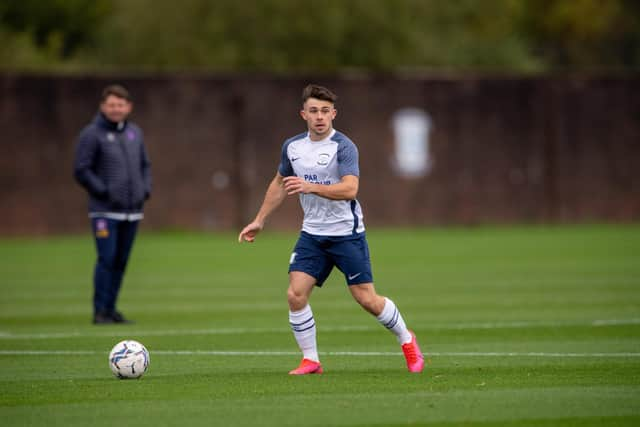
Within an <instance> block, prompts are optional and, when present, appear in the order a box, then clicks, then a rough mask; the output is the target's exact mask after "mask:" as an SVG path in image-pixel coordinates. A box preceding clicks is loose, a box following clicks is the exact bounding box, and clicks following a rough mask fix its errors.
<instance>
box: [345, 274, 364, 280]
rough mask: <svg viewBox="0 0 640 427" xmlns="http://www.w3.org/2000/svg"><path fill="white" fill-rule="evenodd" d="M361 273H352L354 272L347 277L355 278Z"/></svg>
mask: <svg viewBox="0 0 640 427" xmlns="http://www.w3.org/2000/svg"><path fill="white" fill-rule="evenodd" d="M361 274H362V273H356V274H353V275H352V274H350V275H348V276H347V278H348V279H349V280H353V279H355V278H356V277H358V276H359V275H361Z"/></svg>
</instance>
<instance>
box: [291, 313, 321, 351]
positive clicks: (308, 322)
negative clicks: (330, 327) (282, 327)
mask: <svg viewBox="0 0 640 427" xmlns="http://www.w3.org/2000/svg"><path fill="white" fill-rule="evenodd" d="M289 324H290V325H291V330H292V331H293V336H294V337H295V338H296V341H297V342H298V347H300V350H301V351H302V357H304V358H305V359H309V360H313V361H314V362H319V361H320V358H319V357H318V346H317V344H316V321H315V320H314V319H313V312H312V311H311V306H310V305H308V304H307V306H306V307H305V308H303V309H302V310H300V311H289Z"/></svg>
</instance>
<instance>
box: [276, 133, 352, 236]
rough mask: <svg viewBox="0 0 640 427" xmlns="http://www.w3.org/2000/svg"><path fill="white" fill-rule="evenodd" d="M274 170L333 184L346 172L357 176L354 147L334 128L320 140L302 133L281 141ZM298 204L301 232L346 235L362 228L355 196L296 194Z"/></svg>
mask: <svg viewBox="0 0 640 427" xmlns="http://www.w3.org/2000/svg"><path fill="white" fill-rule="evenodd" d="M278 172H279V173H280V175H282V176H298V177H300V178H303V179H304V180H305V181H307V182H312V183H315V184H323V185H331V184H335V183H338V182H340V179H341V178H342V177H343V176H346V175H354V176H360V170H359V166H358V149H357V147H356V145H355V144H354V143H353V142H352V141H351V140H350V139H349V138H348V137H347V136H346V135H344V134H343V133H341V132H338V131H336V130H335V129H334V130H332V131H331V133H330V134H329V136H328V137H327V138H325V139H323V140H321V141H312V140H311V139H310V138H309V134H308V132H305V133H302V134H300V135H296V136H294V137H292V138H289V139H287V140H286V141H285V142H284V144H283V145H282V156H281V159H280V166H279V167H278ZM300 204H301V205H302V210H303V211H304V220H303V222H302V231H305V232H307V233H309V234H313V235H318V236H348V235H351V234H356V233H362V232H363V231H364V223H363V216H362V208H361V207H360V203H358V201H357V200H355V199H354V200H330V199H327V198H324V197H320V196H317V195H315V194H300Z"/></svg>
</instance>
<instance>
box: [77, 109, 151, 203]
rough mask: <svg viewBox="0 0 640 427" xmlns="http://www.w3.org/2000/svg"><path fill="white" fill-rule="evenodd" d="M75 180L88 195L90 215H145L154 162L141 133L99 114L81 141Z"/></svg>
mask: <svg viewBox="0 0 640 427" xmlns="http://www.w3.org/2000/svg"><path fill="white" fill-rule="evenodd" d="M74 176H75V178H76V180H77V181H78V182H79V183H80V185H82V186H83V187H84V188H85V189H86V190H87V192H88V193H89V212H100V213H105V212H113V213H140V212H142V206H143V204H144V201H145V200H146V199H148V198H149V196H150V195H151V162H150V161H149V157H148V156H147V152H146V150H145V147H144V142H143V135H142V130H141V129H140V128H139V127H138V126H136V125H135V124H133V123H130V122H123V123H120V124H118V123H114V122H111V121H109V120H107V118H106V117H105V116H104V115H103V114H102V113H98V115H97V116H96V117H95V119H94V120H93V122H91V123H90V124H89V125H87V126H86V127H85V128H84V129H83V130H82V132H80V136H79V137H78V144H77V146H76V158H75V164H74Z"/></svg>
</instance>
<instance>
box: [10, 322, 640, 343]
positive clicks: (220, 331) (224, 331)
mask: <svg viewBox="0 0 640 427" xmlns="http://www.w3.org/2000/svg"><path fill="white" fill-rule="evenodd" d="M624 325H640V318H631V319H601V320H583V321H555V322H553V321H552V322H545V321H540V322H535V321H515V322H469V323H441V324H437V323H431V324H423V325H417V326H414V327H415V329H418V330H474V329H489V330H490V329H527V328H563V327H574V326H585V327H606V326H624ZM126 328H127V329H125V330H123V329H118V330H108V331H96V330H94V331H88V332H84V331H83V332H81V331H71V332H43V333H13V332H8V331H0V340H24V339H29V340H32V339H59V338H86V337H118V336H122V335H123V333H126V335H136V336H154V337H155V336H175V335H243V334H264V333H287V334H289V333H291V331H290V329H289V328H287V327H280V328H210V329H158V330H146V331H145V330H136V329H135V328H131V327H130V326H127V327H126ZM319 328H320V329H321V330H322V331H323V332H358V331H376V330H379V329H380V326H378V325H372V326H322V325H319Z"/></svg>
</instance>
